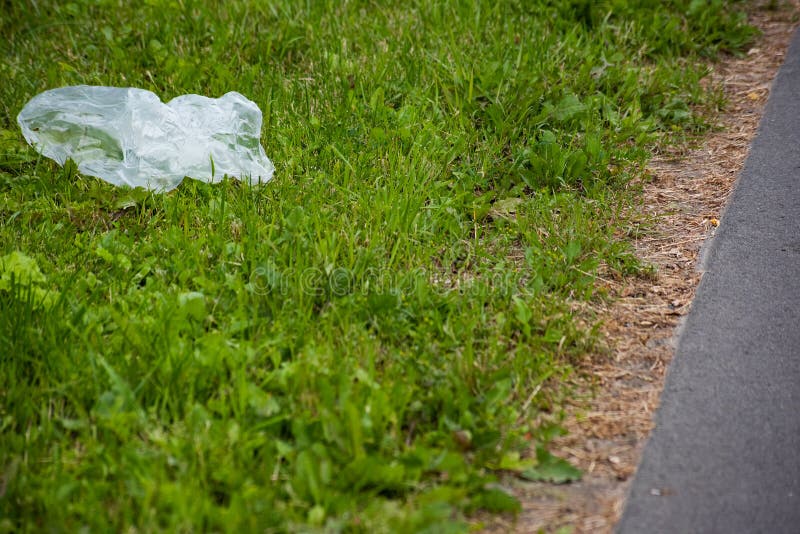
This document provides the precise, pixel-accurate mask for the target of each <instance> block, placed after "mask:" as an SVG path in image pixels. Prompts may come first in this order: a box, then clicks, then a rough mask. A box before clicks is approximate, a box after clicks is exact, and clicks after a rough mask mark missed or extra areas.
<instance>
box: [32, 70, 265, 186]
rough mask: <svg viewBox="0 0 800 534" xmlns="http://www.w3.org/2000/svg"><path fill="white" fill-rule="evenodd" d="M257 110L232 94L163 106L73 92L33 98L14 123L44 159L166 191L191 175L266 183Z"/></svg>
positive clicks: (154, 100) (139, 95)
mask: <svg viewBox="0 0 800 534" xmlns="http://www.w3.org/2000/svg"><path fill="white" fill-rule="evenodd" d="M261 120H262V119H261V110H260V109H258V106H257V105H256V104H255V103H254V102H252V101H250V100H248V99H247V98H245V97H244V96H242V95H240V94H239V93H236V92H230V93H227V94H225V95H223V96H222V97H220V98H207V97H204V96H199V95H183V96H179V97H177V98H174V99H172V100H170V101H169V102H168V103H166V104H164V103H162V102H161V100H160V99H159V98H158V96H156V95H155V94H154V93H152V92H150V91H146V90H144V89H136V88H122V87H103V86H90V85H77V86H71V87H62V88H60V89H52V90H49V91H45V92H43V93H40V94H38V95H36V96H35V97H33V98H32V99H31V100H30V101H29V102H28V103H27V104H26V105H25V107H24V108H22V111H21V112H20V114H19V116H18V117H17V122H18V123H19V125H20V128H22V134H23V135H24V136H25V139H26V140H27V141H28V143H30V144H31V145H32V146H34V148H36V150H38V151H39V152H40V153H41V154H43V155H45V156H47V157H48V158H51V159H53V160H55V161H56V162H58V163H59V164H60V165H63V164H64V162H66V160H67V158H71V159H72V160H73V161H74V162H75V163H76V164H77V166H78V170H79V171H80V172H81V173H83V174H88V175H91V176H96V177H98V178H101V179H103V180H105V181H106V182H109V183H112V184H114V185H128V186H131V187H137V186H141V187H144V188H147V189H153V190H158V191H169V190H171V189H174V188H176V187H177V186H178V184H180V183H181V181H182V180H183V178H184V177H186V176H189V177H191V178H195V179H197V180H202V181H206V182H211V181H219V180H221V179H222V177H223V176H224V175H227V176H230V177H236V178H239V179H242V180H246V181H248V182H249V183H251V184H252V183H258V182H267V181H269V180H270V179H271V178H272V175H273V173H274V172H275V167H274V166H273V164H272V162H271V161H270V160H269V158H268V157H267V155H266V153H265V152H264V148H263V147H262V146H261V141H260V135H261Z"/></svg>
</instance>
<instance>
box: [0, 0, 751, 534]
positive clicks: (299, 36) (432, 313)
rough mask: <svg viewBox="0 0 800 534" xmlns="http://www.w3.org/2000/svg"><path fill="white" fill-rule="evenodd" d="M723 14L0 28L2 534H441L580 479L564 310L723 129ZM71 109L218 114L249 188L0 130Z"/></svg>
mask: <svg viewBox="0 0 800 534" xmlns="http://www.w3.org/2000/svg"><path fill="white" fill-rule="evenodd" d="M140 4H141V5H140ZM736 8H737V5H736V4H735V3H731V2H727V1H722V0H708V1H701V0H692V1H689V0H669V1H655V0H603V1H590V0H572V1H566V0H565V1H558V0H524V1H523V0H519V1H514V0H494V1H477V0H476V1H458V0H447V1H445V0H440V1H423V0H406V1H403V2H400V1H389V0H387V1H382V0H351V1H343V2H339V1H330V0H329V1H324V0H320V1H317V0H314V1H311V0H308V1H305V2H303V1H290V0H272V1H268V2H267V1H257V0H230V1H226V2H213V1H205V2H203V1H199V0H146V1H145V2H143V3H137V2H130V3H129V2H123V1H121V0H94V1H89V0H73V1H70V2H61V1H59V2H55V1H44V0H39V1H35V2H34V1H33V0H28V1H20V2H13V1H11V2H9V1H5V2H0V50H1V51H2V61H0V80H2V82H0V473H1V474H2V480H1V481H0V531H2V532H12V531H13V532H41V531H66V532H76V531H83V530H86V531H96V532H105V531H124V530H126V529H128V528H129V527H135V528H136V529H138V530H139V531H142V532H153V531H167V532H176V531H181V532H188V531H231V532H243V531H267V532H287V531H298V532H299V531H303V532H310V531H316V530H318V531H320V532H322V531H325V532H340V531H341V532H369V533H376V532H437V533H439V532H461V531H464V530H465V529H466V525H467V523H466V519H465V518H468V517H469V515H470V514H471V513H472V512H474V511H476V510H479V509H483V510H489V511H493V512H504V511H511V512H513V511H515V510H517V508H518V506H519V504H518V503H517V502H516V500H514V498H513V497H511V496H510V495H509V494H507V493H506V492H505V491H503V490H502V488H501V487H500V486H498V485H497V484H496V481H497V480H498V479H499V477H500V475H501V474H503V473H510V474H516V475H518V476H523V477H527V478H532V479H546V480H556V481H564V480H569V479H571V478H574V477H575V476H577V475H576V473H575V471H574V469H571V468H570V467H569V466H568V465H566V464H563V463H560V462H558V461H557V460H555V459H554V458H553V457H551V456H550V455H549V454H548V453H547V443H548V441H549V440H550V439H551V438H552V436H553V435H554V434H556V433H558V432H559V431H560V430H559V428H558V425H557V421H558V414H559V413H560V411H561V410H562V401H563V399H564V397H565V395H568V391H569V390H568V389H567V388H565V387H564V386H563V384H564V379H565V377H567V376H568V375H569V373H570V370H571V368H572V366H573V365H574V364H575V363H576V362H577V361H579V360H580V358H582V357H583V356H584V355H585V354H586V353H587V351H589V350H593V348H594V347H595V345H596V342H597V340H596V332H595V329H594V327H593V324H594V321H595V318H593V317H592V316H591V315H589V314H588V313H584V314H582V315H578V314H576V313H574V312H573V310H576V309H586V306H584V305H583V303H586V302H590V301H593V300H596V299H602V298H604V295H603V293H602V291H601V290H600V289H599V285H598V284H597V283H596V276H597V275H598V269H600V268H602V269H604V276H615V277H622V276H628V275H632V274H635V273H636V272H637V270H638V269H639V265H638V264H637V262H636V261H635V260H634V259H633V257H632V255H631V253H630V247H629V245H628V244H627V242H626V239H627V236H628V235H629V233H630V232H631V231H632V230H633V229H634V227H633V225H632V222H631V220H630V219H629V218H627V217H626V216H625V215H624V214H625V213H628V212H629V211H630V209H629V208H630V207H631V205H635V204H636V203H637V202H639V197H637V193H636V191H635V188H631V187H629V186H630V183H631V180H632V179H634V178H638V177H640V176H641V172H642V168H643V164H644V163H645V162H646V160H647V158H648V156H649V155H650V153H651V151H652V149H653V147H654V146H656V145H657V144H659V143H666V142H670V141H671V140H675V139H678V138H680V137H681V136H685V135H692V134H695V133H697V132H700V131H702V130H703V128H705V127H706V122H707V118H708V116H709V115H708V113H712V112H713V111H714V110H715V109H716V108H717V107H718V106H719V105H720V103H721V102H720V98H719V94H718V93H715V92H713V91H709V90H708V89H707V88H703V87H702V86H701V85H700V83H699V82H700V81H701V80H702V79H703V77H704V76H705V75H706V74H707V68H706V67H704V66H703V65H704V61H705V59H706V58H708V57H713V56H714V55H715V54H717V53H719V52H721V51H723V52H735V51H738V50H741V49H742V47H743V46H745V45H746V43H747V42H748V41H749V40H750V39H751V37H752V36H753V32H754V30H753V29H752V28H751V27H749V26H747V25H746V24H745V18H744V16H743V15H742V14H740V13H738V12H737V11H736ZM76 84H95V85H112V86H134V87H143V88H146V89H149V90H152V91H154V92H156V93H157V94H158V95H159V96H160V97H161V98H162V100H164V101H167V100H169V99H170V98H172V97H175V96H177V95H181V94H185V93H199V94H203V95H207V96H220V95H222V94H224V93H225V92H228V91H232V90H235V91H239V92H241V93H243V94H244V95H246V96H247V97H248V98H250V99H252V100H254V101H255V102H256V103H257V104H258V105H259V107H260V108H261V109H262V110H263V112H264V127H263V132H262V139H263V144H264V146H265V148H266V151H267V153H268V155H269V156H270V157H271V158H272V159H273V160H274V162H275V163H276V167H277V172H276V175H275V178H274V180H273V181H272V182H271V183H269V184H267V185H266V186H262V187H248V186H242V185H241V184H240V183H238V182H235V181H230V180H225V181H222V182H221V183H217V184H212V185H209V184H204V183H200V182H196V181H194V180H190V179H187V180H186V181H185V182H184V183H183V184H182V185H181V186H180V187H179V188H178V189H177V190H175V191H173V192H171V193H169V194H152V193H147V192H145V191H143V190H131V189H124V188H114V187H112V186H110V185H107V184H105V183H103V182H101V181H99V180H97V179H94V178H90V177H84V176H81V175H79V174H78V173H76V170H75V166H74V165H73V164H71V162H68V164H67V165H66V166H64V167H63V168H61V167H59V166H57V165H56V164H54V163H53V162H51V161H49V160H46V159H43V158H42V157H40V156H38V155H37V154H36V152H34V151H33V150H32V149H30V148H29V147H27V146H26V144H25V142H24V140H23V139H22V137H21V135H20V133H19V129H18V128H17V125H16V122H15V119H16V115H17V113H18V112H19V110H20V109H21V108H22V106H23V105H24V104H25V102H26V101H27V100H28V99H30V98H31V97H33V96H34V95H35V94H37V93H39V92H41V91H43V90H46V89H50V88H54V87H58V86H64V85H76ZM542 414H550V415H549V416H548V417H541V415H542ZM535 420H537V421H551V423H541V424H534V423H533V421H535Z"/></svg>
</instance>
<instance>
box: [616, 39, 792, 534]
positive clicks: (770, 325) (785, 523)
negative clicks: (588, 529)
mask: <svg viewBox="0 0 800 534" xmlns="http://www.w3.org/2000/svg"><path fill="white" fill-rule="evenodd" d="M708 247H709V248H708V249H707V251H706V261H705V264H704V266H703V268H704V271H705V274H704V275H703V278H702V281H701V283H700V286H699V288H698V290H697V296H696V297H695V300H694V303H693V305H692V310H691V312H690V314H689V316H688V318H687V321H686V324H685V326H684V329H683V332H682V334H681V337H680V339H679V343H678V349H677V352H676V355H675V358H674V360H673V362H672V364H671V365H670V368H669V372H668V375H667V379H666V386H665V389H664V392H663V395H662V400H661V406H660V408H659V410H658V412H657V416H656V428H655V430H654V431H653V433H652V435H651V437H650V440H649V442H648V444H647V446H646V448H645V451H644V455H643V458H642V461H641V463H640V466H639V470H638V472H637V474H636V478H635V479H634V482H633V485H632V488H631V491H630V495H629V500H628V502H627V505H626V508H625V512H624V514H623V518H622V520H621V522H620V523H619V525H618V532H620V533H623V534H628V533H662V532H664V533H671V532H676V533H692V532H703V533H705V532H709V533H716V532H720V533H726V534H727V533H738V532H747V533H750V532H769V533H782V532H786V533H800V33H796V34H795V36H794V39H793V42H792V45H791V48H790V50H789V52H788V54H787V56H786V60H785V63H784V65H783V67H782V68H781V70H780V72H779V73H778V77H777V79H776V81H775V83H774V85H773V88H772V93H771V95H770V98H769V101H768V103H767V108H766V110H765V114H764V117H763V119H762V121H761V125H760V128H759V133H758V134H757V136H756V139H755V141H754V142H753V146H752V148H751V151H750V155H749V157H748V159H747V162H746V163H745V167H744V170H743V171H742V175H741V177H740V178H739V182H738V184H737V186H736V189H735V190H734V193H733V195H732V197H731V199H730V201H729V203H728V207H727V208H726V210H725V213H724V216H723V218H722V224H721V225H720V227H719V228H718V230H717V233H716V236H715V237H714V238H713V240H712V241H711V242H710V243H709V245H708Z"/></svg>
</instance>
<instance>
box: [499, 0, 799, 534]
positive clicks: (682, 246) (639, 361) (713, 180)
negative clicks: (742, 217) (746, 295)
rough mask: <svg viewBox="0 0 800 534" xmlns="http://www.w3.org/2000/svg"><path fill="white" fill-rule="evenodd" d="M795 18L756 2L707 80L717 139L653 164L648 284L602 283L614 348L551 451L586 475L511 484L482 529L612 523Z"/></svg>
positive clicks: (591, 367) (644, 248) (648, 191)
mask: <svg viewBox="0 0 800 534" xmlns="http://www.w3.org/2000/svg"><path fill="white" fill-rule="evenodd" d="M797 13H800V2H798V1H797V0H794V1H793V2H792V3H791V4H789V5H785V6H784V7H783V8H781V9H779V10H777V11H770V10H766V9H763V8H762V7H761V6H760V5H759V4H754V5H753V8H752V12H751V22H752V23H753V24H755V25H756V26H758V27H759V28H760V29H761V30H762V32H763V35H762V36H761V37H760V38H759V39H758V40H757V42H756V44H755V45H754V46H753V48H752V49H751V50H750V51H749V52H748V53H747V55H746V56H745V57H742V58H736V57H727V58H724V59H722V60H721V61H719V62H718V63H715V64H713V65H712V69H713V72H712V75H711V78H710V82H711V83H713V84H719V85H721V86H722V88H723V90H724V92H725V95H726V98H727V101H728V105H727V106H726V109H725V111H724V114H723V115H722V116H721V117H720V119H719V122H720V127H721V128H720V129H718V130H715V131H713V132H711V133H709V134H708V135H707V136H706V137H705V138H704V139H702V140H701V143H699V146H698V147H697V148H684V149H676V150H675V151H673V152H665V153H661V154H658V155H656V157H655V158H654V159H653V160H652V161H651V162H650V165H649V167H648V174H649V175H650V178H651V179H650V180H648V181H647V183H645V184H644V185H643V189H644V195H643V199H644V204H643V205H642V206H638V207H637V209H638V215H637V216H638V217H639V219H640V220H642V221H645V220H654V221H655V224H654V225H653V226H652V227H651V228H650V229H649V230H648V231H647V232H646V233H645V234H644V235H643V236H642V237H641V238H639V239H637V240H636V241H635V242H634V247H635V249H636V253H637V255H638V257H639V258H640V259H642V260H643V261H644V262H646V263H648V264H650V265H652V266H654V268H655V272H656V274H655V276H653V277H642V278H635V279H628V280H625V281H623V282H622V283H620V284H617V283H614V282H612V281H606V282H604V283H606V284H608V289H609V291H610V292H611V294H612V295H614V296H615V297H617V298H616V299H614V302H613V303H612V304H610V305H609V306H608V307H606V308H600V309H597V310H596V311H597V312H598V313H599V315H600V316H601V318H602V320H603V325H604V326H603V328H602V333H603V335H604V336H605V338H606V339H607V342H608V346H610V347H611V348H612V350H611V351H610V352H609V353H606V354H596V355H593V356H592V357H591V358H589V359H588V360H587V361H586V362H585V364H584V365H583V366H582V368H581V369H580V371H581V372H580V373H579V375H580V376H581V378H579V381H578V391H579V395H578V397H577V400H575V401H574V404H573V405H572V406H571V410H570V412H571V413H570V414H569V416H568V418H567V420H566V423H565V426H566V428H567V430H568V431H569V434H568V435H567V436H565V437H563V438H559V439H558V440H557V441H556V442H555V443H554V452H555V453H556V454H557V455H559V456H561V457H564V458H567V459H569V461H570V462H572V463H573V464H575V465H577V466H579V467H580V468H581V469H582V470H583V471H584V473H585V474H584V478H583V480H582V481H580V482H578V483H574V484H569V485H563V486H555V485H551V484H539V483H523V482H519V481H508V483H509V485H510V486H511V488H512V490H513V491H514V493H515V494H516V495H517V496H518V497H519V499H520V500H521V502H522V505H523V509H522V512H521V514H520V515H519V517H518V518H517V519H516V521H514V520H512V519H510V518H495V519H493V520H491V522H490V523H491V524H490V527H489V530H490V531H496V532H511V531H514V532H540V531H543V532H555V531H557V530H558V529H560V528H564V527H566V528H567V529H568V530H567V531H570V532H575V533H578V532H591V533H596V532H601V533H602V532H610V531H611V530H612V529H613V527H614V525H615V524H616V522H617V521H618V519H619V517H620V515H621V513H622V508H623V505H624V500H625V495H626V492H627V490H628V486H629V484H630V481H631V478H632V475H633V474H634V471H635V469H636V465H637V464H638V461H639V457H640V454H641V451H642V448H643V446H644V443H645V441H646V438H647V436H648V435H649V433H650V430H651V428H652V425H653V422H652V421H653V413H654V411H655V409H656V407H657V405H658V400H659V395H660V393H661V390H662V388H663V382H664V376H665V371H666V368H667V365H668V364H669V361H670V359H671V358H672V353H673V350H674V339H675V337H676V336H675V333H676V328H677V327H678V326H679V324H680V323H681V320H682V318H683V317H684V316H685V315H686V313H687V312H688V310H689V307H690V304H691V300H692V297H693V296H694V291H695V288H696V287H697V284H698V282H699V280H700V277H701V272H700V263H699V262H700V251H701V247H702V245H703V242H704V241H705V240H706V239H707V238H708V237H709V236H711V235H712V234H713V232H714V228H715V227H716V224H717V223H718V221H717V220H718V219H720V218H721V217H722V210H723V208H724V205H725V201H726V199H727V197H728V194H729V193H730V191H731V190H732V188H733V186H734V183H735V180H736V177H737V176H738V174H739V171H740V169H741V168H742V165H743V163H744V160H745V157H746V156H747V151H748V148H749V146H750V143H751V141H752V139H753V136H754V135H755V132H756V129H757V127H758V121H759V119H760V117H761V114H762V111H763V107H764V104H765V102H766V100H767V97H768V95H769V91H770V86H771V82H772V80H773V78H774V76H775V74H776V72H777V69H778V67H779V66H780V64H781V63H782V60H783V55H784V53H785V51H786V49H787V47H788V44H789V40H790V38H791V35H792V32H793V30H794V28H795V26H796V24H795V23H794V22H792V21H793V19H794V18H796V14H797Z"/></svg>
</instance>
